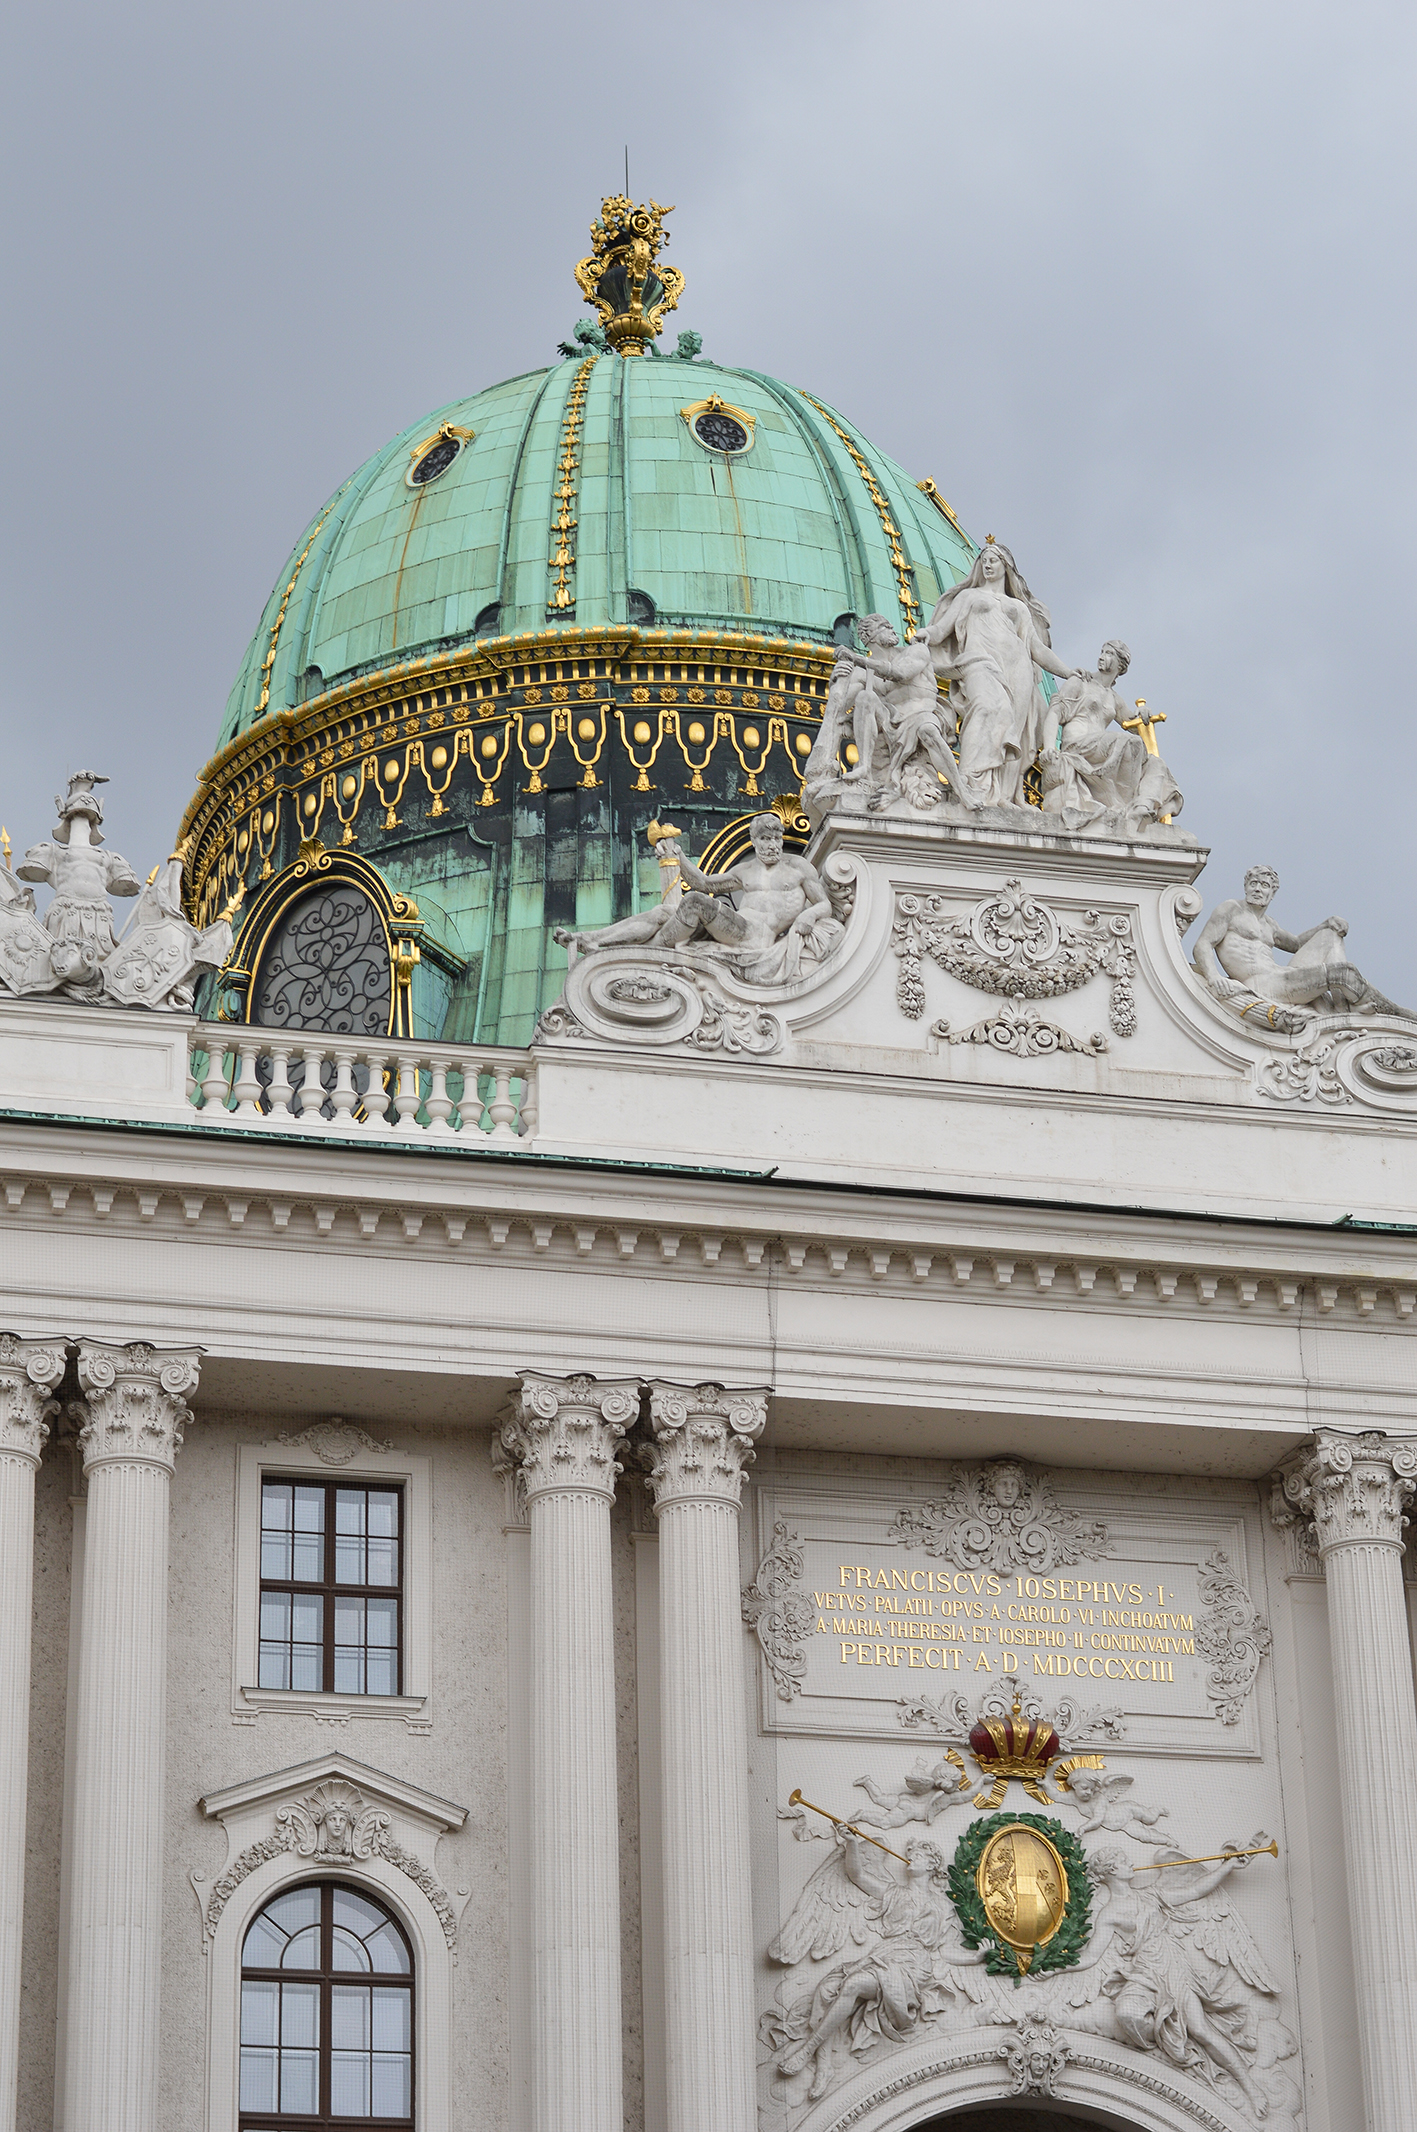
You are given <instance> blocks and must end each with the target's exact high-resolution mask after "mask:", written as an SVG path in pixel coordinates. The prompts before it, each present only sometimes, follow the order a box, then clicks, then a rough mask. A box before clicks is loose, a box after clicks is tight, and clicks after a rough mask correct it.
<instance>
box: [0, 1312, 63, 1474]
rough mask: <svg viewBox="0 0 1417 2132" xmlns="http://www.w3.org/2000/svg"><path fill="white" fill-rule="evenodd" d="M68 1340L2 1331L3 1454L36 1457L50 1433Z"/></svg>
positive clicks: (0, 1451) (0, 1414)
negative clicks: (27, 1336)
mask: <svg viewBox="0 0 1417 2132" xmlns="http://www.w3.org/2000/svg"><path fill="white" fill-rule="evenodd" d="M66 1353H67V1343H66V1342H65V1341H63V1340H22V1339H21V1338H20V1336H19V1334H18V1333H0V1458H6V1457H11V1458H12V1457H15V1456H16V1455H18V1456H19V1457H21V1458H29V1459H33V1461H34V1463H35V1464H36V1465H38V1464H39V1454H40V1450H41V1449H42V1447H43V1444H44V1440H45V1438H46V1437H47V1436H48V1434H49V1417H50V1415H51V1414H57V1413H58V1411H59V1402H58V1400H57V1399H55V1398H54V1397H53V1396H52V1395H53V1393H54V1390H55V1388H56V1387H57V1385H58V1383H59V1380H60V1378H61V1377H62V1376H63V1374H64V1362H65V1357H66Z"/></svg>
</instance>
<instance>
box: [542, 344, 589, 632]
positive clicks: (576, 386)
mask: <svg viewBox="0 0 1417 2132" xmlns="http://www.w3.org/2000/svg"><path fill="white" fill-rule="evenodd" d="M599 361H600V350H599V349H598V348H597V349H596V350H595V351H594V353H593V354H591V355H588V356H587V357H586V359H585V361H584V362H583V363H582V364H581V366H580V369H579V370H578V371H577V372H576V375H575V379H574V382H573V383H572V386H571V390H570V392H569V393H568V395H567V397H566V419H565V422H564V424H563V425H562V429H561V456H560V458H559V459H558V460H557V462H556V471H557V473H558V474H559V475H560V476H561V483H560V487H559V488H557V489H556V490H554V492H553V494H552V502H553V503H554V504H555V505H556V515H555V517H554V518H553V519H552V521H551V537H552V539H553V540H554V541H555V542H556V552H555V554H554V555H553V556H552V557H551V562H550V567H551V569H552V570H554V571H555V573H556V582H555V584H554V585H553V586H552V587H551V590H550V594H549V596H548V598H547V602H546V611H547V613H548V614H564V613H565V612H566V611H567V610H568V609H570V610H574V608H575V604H576V594H575V588H574V586H573V585H572V584H571V572H572V571H573V570H574V569H575V567H576V543H575V539H574V537H573V536H574V534H575V530H576V520H575V518H574V517H573V516H572V513H571V506H572V504H573V503H574V502H575V500H576V495H577V492H578V490H579V488H580V480H581V423H582V421H583V420H584V417H585V399H586V393H587V392H588V391H589V389H590V374H591V372H592V370H594V368H595V366H596V364H597V363H598V362H599Z"/></svg>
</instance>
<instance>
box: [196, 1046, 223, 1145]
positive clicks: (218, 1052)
mask: <svg viewBox="0 0 1417 2132" xmlns="http://www.w3.org/2000/svg"><path fill="white" fill-rule="evenodd" d="M226 1097H227V1087H226V1054H225V1052H224V1051H223V1049H222V1043H221V1039H220V1037H215V1036H209V1037H208V1038H207V1070H206V1072H205V1073H204V1074H203V1076H202V1109H203V1110H204V1111H208V1110H209V1111H210V1112H211V1113H212V1116H211V1118H210V1120H209V1123H211V1124H212V1125H219V1124H221V1122H222V1119H223V1118H224V1117H225V1114H226ZM218 1112H220V1113H221V1114H222V1116H221V1117H218V1116H217V1113H218Z"/></svg>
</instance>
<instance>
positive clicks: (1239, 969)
mask: <svg viewBox="0 0 1417 2132" xmlns="http://www.w3.org/2000/svg"><path fill="white" fill-rule="evenodd" d="M1278 890H1279V876H1278V874H1277V873H1276V872H1275V870H1274V868H1273V867H1272V866H1252V867H1251V868H1250V870H1249V872H1248V873H1247V874H1246V875H1245V895H1244V900H1243V902H1242V901H1241V900H1240V898H1239V897H1238V896H1232V897H1230V898H1229V900H1228V901H1227V902H1225V903H1218V904H1217V905H1216V907H1215V909H1214V910H1213V911H1212V912H1211V914H1210V916H1209V917H1208V918H1207V919H1206V922H1205V925H1204V927H1203V928H1202V930H1201V933H1200V936H1199V938H1198V939H1197V941H1196V947H1195V955H1194V958H1193V959H1194V964H1195V970H1196V975H1197V976H1198V977H1199V978H1200V980H1201V983H1202V984H1203V985H1205V987H1206V989H1207V990H1208V991H1210V992H1213V993H1214V994H1215V997H1216V998H1217V999H1220V1000H1223V1001H1224V1002H1225V1004H1226V1006H1227V1007H1229V1008H1230V1010H1231V1012H1232V1013H1233V1014H1238V1015H1239V1016H1240V1018H1241V1020H1242V1021H1261V1022H1265V1023H1267V1024H1268V1026H1269V1027H1270V1028H1271V1029H1279V1030H1283V1031H1285V1032H1286V1033H1287V1034H1289V1035H1294V1034H1297V1032H1298V1031H1300V1030H1301V1029H1305V1028H1307V1027H1308V1026H1309V1024H1310V1023H1311V1022H1312V1020H1313V1017H1314V1015H1315V1014H1316V1013H1326V1014H1399V1015H1401V1016H1402V1017H1403V1018H1404V1019H1405V1020H1407V1021H1417V1015H1414V1014H1413V1013H1412V1012H1411V1010H1410V1009H1409V1008H1407V1007H1399V1006H1395V1005H1394V1003H1393V1002H1392V1001H1391V1000H1390V999H1386V998H1385V997H1384V996H1383V994H1382V993H1381V992H1379V991H1378V989H1377V987H1376V986H1375V985H1371V984H1370V983H1369V982H1368V980H1367V978H1366V977H1365V976H1364V975H1363V973H1362V971H1361V970H1359V969H1357V968H1355V966H1354V965H1353V964H1352V963H1351V962H1349V961H1348V959H1347V955H1346V953H1345V951H1344V946H1343V942H1344V939H1345V937H1346V935H1347V932H1348V922H1347V920H1346V919H1344V918H1325V920H1324V921H1323V923H1322V925H1311V926H1310V927H1309V930H1308V931H1307V932H1306V933H1286V932H1284V931H1283V930H1282V929H1281V928H1280V927H1279V926H1277V925H1276V924H1275V923H1274V921H1273V919H1272V918H1270V917H1269V916H1268V915H1267V913H1268V910H1269V906H1270V904H1271V903H1272V902H1273V901H1274V898H1275V896H1276V894H1277V893H1278ZM1276 948H1281V949H1283V950H1284V952H1285V953H1286V954H1289V955H1292V956H1293V958H1294V959H1293V961H1292V962H1288V963H1279V962H1276V961H1275V956H1274V951H1275V949H1276Z"/></svg>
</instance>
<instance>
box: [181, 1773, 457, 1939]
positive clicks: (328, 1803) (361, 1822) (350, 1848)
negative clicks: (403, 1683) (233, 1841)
mask: <svg viewBox="0 0 1417 2132" xmlns="http://www.w3.org/2000/svg"><path fill="white" fill-rule="evenodd" d="M275 1822H276V1826H275V1834H274V1835H272V1836H267V1837H263V1838H262V1839H261V1841H259V1842H257V1843H248V1844H247V1846H246V1848H245V1850H244V1851H241V1852H239V1853H238V1855H237V1856H236V1857H235V1858H233V1859H232V1861H231V1863H230V1865H229V1866H228V1867H227V1868H226V1871H225V1872H224V1873H222V1874H221V1875H220V1876H219V1877H218V1878H217V1880H215V1881H214V1882H213V1884H212V1887H211V1890H210V1892H209V1893H208V1894H207V1896H206V1902H205V1905H204V1908H203V1911H202V1951H203V1953H205V1952H206V1950H207V1948H208V1947H209V1946H210V1945H211V1942H212V1939H213V1936H214V1935H215V1933H216V1928H217V1926H218V1924H219V1923H220V1921H221V1914H222V1911H223V1910H224V1909H225V1908H226V1906H227V1904H228V1903H229V1902H230V1900H231V1898H232V1896H233V1895H234V1894H235V1893H236V1890H237V1889H238V1888H239V1887H240V1885H241V1883H242V1881H243V1880H246V1879H247V1878H248V1877H249V1876H250V1875H251V1874H252V1873H254V1872H255V1871H256V1869H257V1867H258V1866H263V1865H264V1864H265V1863H266V1861H267V1859H270V1858H282V1857H286V1856H288V1855H289V1853H290V1852H292V1851H294V1852H296V1853H297V1854H298V1855H299V1856H300V1857H301V1858H319V1859H322V1860H339V1861H341V1862H342V1863H344V1864H346V1865H348V1864H363V1863H365V1862H367V1861H368V1860H369V1859H371V1858H382V1859H384V1860H386V1861H387V1863H388V1864H389V1865H391V1866H394V1867H396V1868H397V1870H398V1871H399V1872H400V1873H405V1874H407V1876H408V1878H409V1879H410V1880H411V1881H412V1882H413V1883H414V1885H415V1886H416V1887H418V1888H421V1889H422V1891H423V1893H424V1894H425V1895H426V1896H427V1897H428V1900H429V1902H430V1903H431V1904H432V1905H433V1908H434V1910H435V1911H436V1912H437V1915H438V1922H439V1924H440V1925H441V1926H442V1928H443V1937H444V1939H445V1940H446V1941H447V1943H448V1948H449V1951H450V1952H451V1953H453V1954H456V1952H457V1944H458V1921H457V1915H456V1912H455V1911H454V1909H453V1905H452V1901H451V1899H450V1897H449V1895H448V1891H447V1889H446V1888H445V1887H444V1886H443V1885H442V1883H441V1881H439V1880H437V1879H436V1878H435V1877H434V1875H433V1874H432V1873H431V1872H430V1871H429V1869H428V1867H427V1866H426V1865H425V1864H424V1863H423V1860H422V1859H421V1858H418V1857H416V1856H415V1855H414V1853H413V1852H412V1851H406V1850H405V1849H404V1847H403V1845H402V1844H401V1843H398V1842H396V1841H395V1839H394V1838H393V1837H392V1836H391V1835H390V1834H389V1816H388V1815H387V1814H385V1813H381V1812H380V1810H379V1809H378V1807H375V1806H370V1805H368V1804H367V1802H366V1800H365V1798H364V1794H363V1793H362V1792H361V1791H359V1790H358V1789H357V1788H356V1787H355V1786H354V1785H353V1784H348V1783H346V1782H345V1780H344V1779H343V1778H342V1777H335V1778H333V1779H331V1781H330V1782H329V1783H327V1784H322V1785H321V1786H320V1787H319V1788H318V1790H316V1791H313V1792H308V1793H307V1794H306V1796H305V1797H304V1798H303V1799H299V1800H297V1801H295V1803H294V1804H293V1805H290V1806H283V1807H281V1808H280V1809H279V1810H278V1812H277V1814H276V1817H275ZM191 1879H192V1885H193V1887H194V1888H195V1889H196V1891H197V1896H198V1899H199V1900H200V1899H201V1897H202V1894H203V1882H202V1880H201V1878H200V1877H199V1876H198V1875H197V1874H195V1873H194V1874H193V1875H192V1876H191Z"/></svg>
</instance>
